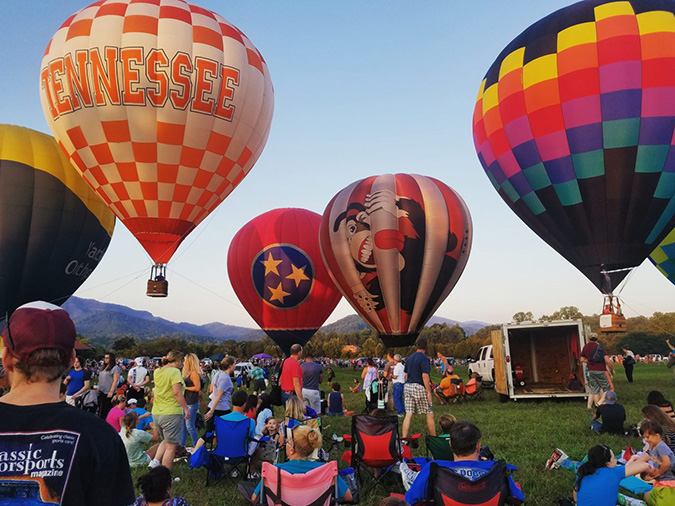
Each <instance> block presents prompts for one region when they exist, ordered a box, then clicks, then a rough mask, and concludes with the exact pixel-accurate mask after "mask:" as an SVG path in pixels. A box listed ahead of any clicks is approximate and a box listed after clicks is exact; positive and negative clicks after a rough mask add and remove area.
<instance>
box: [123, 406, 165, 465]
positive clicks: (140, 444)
mask: <svg viewBox="0 0 675 506" xmlns="http://www.w3.org/2000/svg"><path fill="white" fill-rule="evenodd" d="M119 434H120V437H121V438H122V442H123V443H124V447H125V448H126V450H127V456H128V457H129V465H130V466H131V467H138V466H147V465H148V464H149V463H150V461H151V460H152V459H151V458H150V455H149V454H148V453H146V452H145V451H144V448H145V445H146V444H147V443H150V442H154V441H158V440H159V435H158V434H157V430H156V429H154V428H153V429H152V433H150V432H146V431H144V430H140V429H139V428H138V414H136V412H135V411H129V412H128V413H127V414H126V415H124V426H123V427H122V429H121V430H120V433H119ZM155 451H156V449H155ZM153 455H154V452H153Z"/></svg>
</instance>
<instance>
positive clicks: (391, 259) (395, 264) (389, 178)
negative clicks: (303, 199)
mask: <svg viewBox="0 0 675 506" xmlns="http://www.w3.org/2000/svg"><path fill="white" fill-rule="evenodd" d="M471 238H472V226H471V216H470V215H469V210H468V209H467V207H466V204H465V203H464V201H463V200H462V198H461V197H460V196H459V195H458V194H457V193H456V192H455V191H454V190H452V189H451V188H449V187H448V186H446V185H445V184H443V183H442V182H440V181H438V180H436V179H432V178H429V177H425V176H419V175H408V174H395V175H391V174H387V175H382V176H372V177H369V178H366V179H362V180H361V181H357V182H355V183H352V184H351V185H349V186H348V187H347V188H345V189H344V190H342V191H340V192H339V193H338V194H337V195H336V196H335V197H333V200H331V202H330V203H329V204H328V207H326V210H325V211H324V213H323V219H322V221H321V231H320V234H319V241H320V244H321V255H322V256H323V259H324V262H325V263H326V266H327V267H328V270H329V272H330V275H331V277H332V278H333V280H334V281H335V284H336V285H337V286H338V288H339V289H340V291H341V292H342V295H344V296H345V298H346V299H347V300H348V301H349V303H350V304H351V305H352V307H353V308H354V309H355V310H356V312H357V313H359V314H360V315H361V317H363V319H364V320H365V321H366V322H367V323H368V324H370V326H371V327H373V329H375V331H376V332H377V333H378V335H379V337H380V339H382V341H383V342H384V344H385V345H386V346H394V347H396V346H407V345H409V344H412V343H413V342H414V341H415V339H416V338H417V335H418V334H419V331H420V329H421V328H422V327H424V325H425V323H426V322H427V320H428V319H429V318H430V317H431V316H432V315H433V314H434V312H435V311H436V309H438V306H440V304H441V303H442V302H443V300H445V298H446V297H447V296H448V294H449V293H450V291H451V290H452V289H453V287H454V286H455V284H456V283H457V281H458V280H459V277H460V275H461V274H462V271H463V270H464V267H465V266H466V262H467V259H468V257H469V251H470V249H471Z"/></svg>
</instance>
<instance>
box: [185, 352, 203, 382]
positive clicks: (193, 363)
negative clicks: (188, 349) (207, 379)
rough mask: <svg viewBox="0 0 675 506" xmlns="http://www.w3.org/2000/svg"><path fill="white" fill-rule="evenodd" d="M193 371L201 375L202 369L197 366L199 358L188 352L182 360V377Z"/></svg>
mask: <svg viewBox="0 0 675 506" xmlns="http://www.w3.org/2000/svg"><path fill="white" fill-rule="evenodd" d="M195 372H196V373H197V375H199V376H200V377H201V375H202V369H201V367H199V359H198V358H197V355H195V354H194V353H188V354H187V355H185V360H184V361H183V378H189V377H190V376H191V375H192V373H195ZM197 386H199V385H197Z"/></svg>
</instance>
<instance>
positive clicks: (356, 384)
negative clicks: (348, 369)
mask: <svg viewBox="0 0 675 506" xmlns="http://www.w3.org/2000/svg"><path fill="white" fill-rule="evenodd" d="M349 391H350V392H351V393H353V394H358V393H359V392H360V391H361V383H360V382H359V380H358V379H356V378H354V384H353V385H352V386H350V387H349Z"/></svg>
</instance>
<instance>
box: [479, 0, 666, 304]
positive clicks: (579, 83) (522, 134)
mask: <svg viewBox="0 0 675 506" xmlns="http://www.w3.org/2000/svg"><path fill="white" fill-rule="evenodd" d="M674 133H675V2H673V1H660V0H630V1H620V2H619V1H615V0H589V1H586V2H579V3H575V4H573V5H570V6H568V7H565V8H563V9H560V10H559V11H557V12H554V13H553V14H551V15H549V16H547V17H545V18H543V19H541V20H540V21H538V22H536V23H535V24H533V25H532V26H530V27H529V28H527V29H526V30H525V31H524V32H523V33H521V34H520V35H519V36H518V37H516V38H515V39H514V40H513V41H512V42H511V43H509V44H508V45H507V46H506V48H505V49H504V50H503V51H502V52H501V54H500V55H499V56H498V57H497V59H496V60H495V61H494V63H493V64H492V65H491V66H490V68H489V69H488V71H487V73H486V74H485V77H484V79H483V82H482V83H481V85H480V88H479V91H478V98H477V101H476V104H475V109H474V115H473V137H474V143H475V147H476V151H477V153H478V158H479V160H480V162H481V164H482V166H483V169H484V170H485V172H486V173H487V176H488V178H489V179H490V182H491V183H492V185H493V186H494V187H495V189H496V190H497V191H498V192H499V195H500V196H501V197H502V199H504V201H505V202H506V203H507V204H508V206H509V207H510V208H511V209H512V210H513V211H514V212H515V213H516V214H517V215H518V216H519V217H520V218H521V219H522V220H523V221H524V222H525V223H526V224H527V226H528V227H530V228H531V229H532V230H533V231H534V232H535V233H536V234H537V235H539V237H541V238H542V239H543V240H544V241H546V242H547V243H548V244H549V245H550V246H551V247H552V248H553V249H555V250H556V251H557V252H558V253H560V254H561V255H562V256H563V257H564V258H565V259H567V260H568V261H569V262H570V263H571V264H572V265H574V266H575V267H576V268H577V269H578V270H579V271H580V272H582V273H583V274H584V275H585V276H586V277H587V278H588V279H589V280H590V281H591V282H592V283H593V284H594V285H595V286H596V287H597V288H598V289H599V290H600V291H602V292H603V293H605V294H611V293H612V292H613V291H614V290H615V289H616V288H617V286H618V285H619V284H620V283H621V282H622V281H623V279H624V278H625V277H626V276H627V275H628V273H629V272H630V271H631V270H632V269H633V268H635V267H637V266H638V265H640V264H641V263H642V262H643V261H644V260H645V258H647V256H649V254H650V252H652V251H653V250H654V248H655V247H656V246H657V245H658V244H659V243H660V242H661V241H662V240H663V238H664V237H665V236H666V235H667V234H668V233H669V232H670V231H671V230H672V229H673V228H674V227H675V147H674V145H673V138H674Z"/></svg>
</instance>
